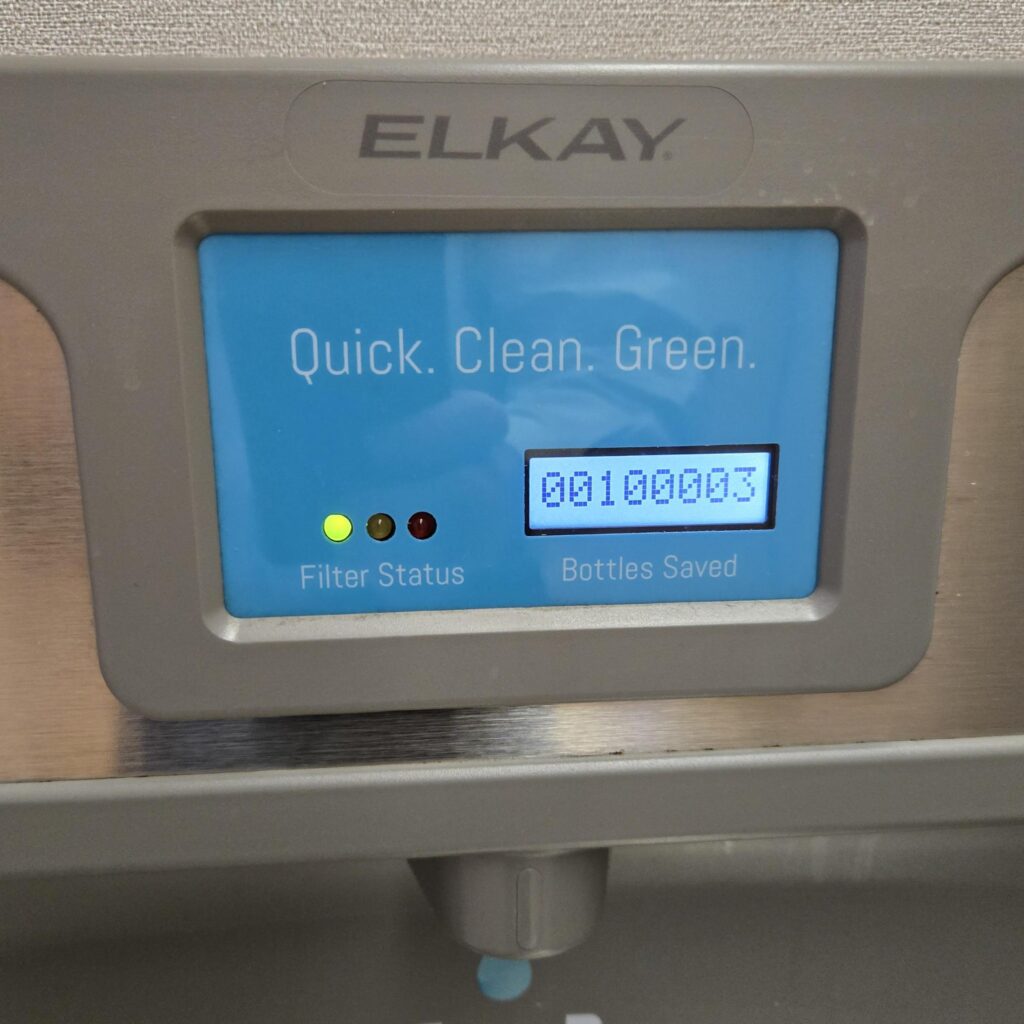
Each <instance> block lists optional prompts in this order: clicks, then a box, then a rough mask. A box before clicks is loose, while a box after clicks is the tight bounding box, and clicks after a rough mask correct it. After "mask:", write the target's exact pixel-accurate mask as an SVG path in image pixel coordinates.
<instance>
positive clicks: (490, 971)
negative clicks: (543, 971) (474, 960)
mask: <svg viewBox="0 0 1024 1024" xmlns="http://www.w3.org/2000/svg"><path fill="white" fill-rule="evenodd" d="M476 980H477V984H478V985H479V986H480V991H481V992H482V993H483V994H484V995H485V996H487V998H488V999H493V1000H494V1001H495V1002H497V1003H509V1002H512V1000H514V999H518V998H519V997H520V996H522V995H525V994H526V992H528V991H529V988H530V984H531V982H532V981H533V967H532V966H531V964H530V961H529V960H500V959H498V958H497V957H493V956H485V957H482V958H481V959H480V966H479V967H477V969H476Z"/></svg>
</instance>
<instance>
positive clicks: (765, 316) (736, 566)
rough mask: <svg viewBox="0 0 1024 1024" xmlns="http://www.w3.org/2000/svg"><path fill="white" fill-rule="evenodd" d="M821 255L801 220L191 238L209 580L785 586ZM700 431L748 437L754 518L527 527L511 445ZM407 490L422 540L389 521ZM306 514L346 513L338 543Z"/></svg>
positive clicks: (812, 450)
mask: <svg viewBox="0 0 1024 1024" xmlns="http://www.w3.org/2000/svg"><path fill="white" fill-rule="evenodd" d="M838 258H839V243H838V239H837V238H836V236H835V235H834V234H833V233H831V232H829V231H825V230H803V229H801V230H757V231H741V230H720V231H689V230H685V231H684V230H664V231H650V230H644V231H593V232H590V231H588V232H583V231H580V232H555V231H552V232H507V233H488V232H474V233H447V234H445V233H419V234H399V233H395V234H323V235H301V234H299V235H214V236H210V237H208V238H206V239H204V240H203V242H202V243H201V244H200V247H199V266H200V275H201V285H202V300H203V314H204V325H205V334H206V353H207V369H208V377H209V387H210V406H211V416H212V424H213V439H214V456H215V468H216V476H217V499H218V514H219V520H220V539H221V555H222V568H223V576H224V598H225V606H226V607H227V609H228V611H230V612H231V613H232V614H234V615H236V616H241V617H252V616H278V615H317V614H337V613H354V612H371V611H407V610H416V609H449V608H476V607H514V606H535V605H571V604H618V603H640V602H653V601H715V600H743V599H754V598H769V599H770V598H792V597H802V596H805V595H807V594H808V593H810V592H811V591H812V590H813V589H814V587H815V584H816V580H817V560H818V538H819V532H820V517H821V495H822V480H823V470H824V455H825V439H826V421H827V414H828V395H829V377H830V368H831V358H832V343H833V327H834V317H835V297H836V285H837V273H838ZM703 446H717V447H721V448H728V447H733V448H738V447H740V446H760V447H761V448H762V449H765V448H768V447H771V448H772V450H773V451H774V452H775V453H776V455H775V469H776V470H777V490H776V501H775V509H774V513H775V518H774V522H773V524H772V525H771V528H768V529H765V528H754V529H728V530H717V529H716V530H710V531H696V532H671V531H669V532H662V531H648V532H636V533H631V532H628V533H621V532H620V533H583V534H579V535H564V534H558V535H544V536H537V535H531V534H529V533H528V532H527V517H526V507H525V500H526V494H525V483H526V480H525V477H526V463H525V457H526V453H527V452H529V451H533V450H538V449H544V450H551V449H559V450H562V449H564V450H585V449H594V448H600V449H620V448H625V449H636V448H655V449H664V448H688V447H703ZM656 468H657V467H655V469H656ZM707 468H709V469H713V468H715V467H707ZM762 475H763V473H762ZM758 479H759V480H760V479H761V478H760V477H758ZM740 493H743V494H745V493H746V491H742V492H739V491H738V492H737V494H740ZM634 496H635V494H634ZM622 497H623V498H626V497H627V496H626V495H625V494H623V495H622ZM708 507H709V508H710V506H708ZM419 511H426V512H430V513H431V514H433V515H434V516H435V517H436V519H437V524H438V526H437V532H436V534H435V535H434V536H433V537H431V538H430V539H429V540H416V539H415V538H413V537H412V536H411V535H410V533H409V531H408V529H407V528H406V523H407V521H408V519H409V517H410V516H411V515H412V514H413V513H415V512H419ZM378 512H384V513H388V514H389V515H391V516H393V517H394V519H395V521H396V523H397V524H398V529H397V530H396V532H395V535H394V537H392V538H391V539H390V540H388V541H385V542H379V541H374V540H372V539H371V538H370V537H369V536H368V535H367V533H366V530H365V523H366V520H367V519H368V518H369V517H370V516H371V515H373V514H374V513H378ZM330 513H341V514H344V515H346V516H348V517H349V518H350V519H351V520H352V521H353V523H354V524H355V532H354V533H353V536H352V537H351V538H350V539H349V540H348V541H347V542H346V543H345V544H343V545H333V544H331V543H330V542H329V541H328V540H327V539H326V538H325V537H324V535H323V531H322V528H321V527H322V524H323V521H324V517H325V516H326V515H328V514H330ZM659 514H662V513H659ZM680 514H681V515H682V511H681V506H680ZM687 514H692V513H687ZM753 518H756V517H753ZM647 525H651V524H647ZM655 525H656V524H655ZM663 525H665V524H664V523H663ZM712 525H714V524H712ZM733 525H735V520H733ZM751 525H758V524H755V523H753V522H752V523H751ZM760 525H762V526H763V524H760Z"/></svg>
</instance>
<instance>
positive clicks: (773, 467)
mask: <svg viewBox="0 0 1024 1024" xmlns="http://www.w3.org/2000/svg"><path fill="white" fill-rule="evenodd" d="M719 452H721V453H726V452H729V453H743V452H767V453H768V455H769V456H770V463H771V464H770V468H769V471H768V488H769V490H768V514H767V518H766V519H765V521H764V522H763V523H709V524H690V525H680V526H661V525H659V526H588V527H580V528H578V529H562V528H559V529H545V530H535V529H532V528H531V526H530V460H531V459H540V458H558V457H564V458H579V457H586V456H602V455H604V456H613V457H614V456H623V457H626V456H630V455H714V454H716V453H719ZM778 482H779V446H778V445H777V444H710V445H678V446H671V447H669V446H661V445H655V446H649V447H642V448H529V449H527V450H526V451H525V452H524V453H523V528H524V530H525V533H526V535H527V536H528V537H565V536H583V535H586V534H594V533H711V532H716V533H718V532H722V533H729V532H735V531H737V530H772V529H774V528H775V502H776V497H777V493H778Z"/></svg>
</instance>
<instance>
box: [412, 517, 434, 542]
mask: <svg viewBox="0 0 1024 1024" xmlns="http://www.w3.org/2000/svg"><path fill="white" fill-rule="evenodd" d="M409 532H410V533H411V534H412V535H413V536H414V537H415V538H416V539H417V540H426V539H427V538H428V537H433V536H434V534H435V533H436V532H437V520H436V519H435V518H434V517H433V516H432V515H431V514H430V513H429V512H414V513H413V514H412V515H411V516H410V517H409Z"/></svg>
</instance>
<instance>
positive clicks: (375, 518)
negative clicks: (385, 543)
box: [366, 512, 395, 540]
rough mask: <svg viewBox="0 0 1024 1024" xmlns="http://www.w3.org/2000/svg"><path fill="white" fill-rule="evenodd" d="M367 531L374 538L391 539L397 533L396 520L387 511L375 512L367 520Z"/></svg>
mask: <svg viewBox="0 0 1024 1024" xmlns="http://www.w3.org/2000/svg"><path fill="white" fill-rule="evenodd" d="M366 532H367V533H368V534H369V535H370V536H371V537H372V538H373V539H374V540H390V539H391V538H392V537H393V536H394V535H395V521H394V519H392V518H391V516H389V515H388V514H387V512H375V513H374V514H373V515H372V516H370V518H369V519H367V520H366Z"/></svg>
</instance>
